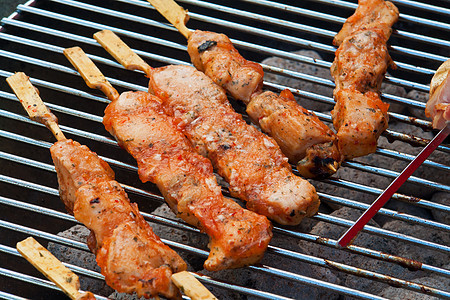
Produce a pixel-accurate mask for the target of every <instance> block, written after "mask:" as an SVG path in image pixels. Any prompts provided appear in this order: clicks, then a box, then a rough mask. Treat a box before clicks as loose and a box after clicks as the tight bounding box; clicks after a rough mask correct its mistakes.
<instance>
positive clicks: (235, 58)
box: [188, 30, 341, 177]
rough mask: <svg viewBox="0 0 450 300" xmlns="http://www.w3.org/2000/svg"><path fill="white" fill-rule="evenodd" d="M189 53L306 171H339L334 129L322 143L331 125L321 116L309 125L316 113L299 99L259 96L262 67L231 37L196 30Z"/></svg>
mask: <svg viewBox="0 0 450 300" xmlns="http://www.w3.org/2000/svg"><path fill="white" fill-rule="evenodd" d="M188 52H189V55H190V57H191V61H192V63H193V64H194V66H195V67H196V68H197V69H198V70H200V71H202V72H204V73H205V74H206V75H207V76H208V77H210V78H211V79H212V80H213V81H214V82H215V83H216V84H218V85H219V86H221V87H223V88H224V89H225V90H226V91H227V92H228V93H229V94H231V96H233V97H234V98H235V99H237V100H242V101H243V102H244V103H245V104H246V105H247V113H248V114H249V116H250V117H251V119H252V121H253V122H254V123H255V124H257V125H259V126H260V127H261V129H262V130H263V131H264V132H265V133H267V134H268V135H270V136H271V137H273V138H274V139H275V140H276V141H277V143H278V145H279V146H280V148H281V150H282V151H283V153H284V154H285V155H286V156H287V157H288V158H289V159H290V161H291V162H292V163H294V164H297V167H298V171H299V172H300V174H301V175H303V176H305V177H325V176H329V175H332V174H334V173H335V172H336V170H337V168H338V167H339V166H340V163H341V155H340V154H339V153H336V152H338V151H339V150H338V147H337V140H336V137H335V135H334V133H333V132H332V131H331V130H327V134H330V135H331V137H329V139H328V144H327V145H323V142H319V141H323V136H322V135H320V133H321V132H322V131H323V130H325V128H324V127H326V125H325V124H323V123H322V122H321V121H320V120H319V119H318V118H317V117H315V120H314V122H311V123H305V120H306V119H308V118H309V119H310V117H309V116H311V113H309V112H308V111H307V110H306V109H304V108H303V107H301V106H300V105H299V104H298V103H297V102H296V101H295V100H294V101H289V105H286V103H285V102H286V97H281V96H277V95H275V94H274V93H270V92H265V93H263V94H262V95H260V94H261V92H262V85H263V76H264V73H263V69H262V67H261V65H259V64H257V63H254V62H250V61H247V60H246V59H244V58H243V57H242V56H241V55H240V54H239V52H238V51H237V50H236V48H234V46H233V44H232V43H231V41H230V39H229V38H228V37H227V36H226V35H223V34H218V33H214V32H209V31H201V30H196V31H194V32H193V33H192V34H191V36H190V37H189V39H188ZM284 93H287V92H284ZM292 98H293V97H292ZM281 106H282V107H283V108H282V109H281V108H280V107H281ZM275 107H277V108H276V113H274V109H275ZM268 113H269V114H270V115H271V116H270V117H269V116H268ZM280 114H283V117H282V118H280ZM277 116H278V118H277ZM275 119H276V120H277V121H274V120H275ZM261 120H262V121H261ZM313 141H317V142H318V143H314V142H313ZM324 148H326V150H325V151H323V149H324ZM331 149H332V150H331ZM330 150H331V151H330Z"/></svg>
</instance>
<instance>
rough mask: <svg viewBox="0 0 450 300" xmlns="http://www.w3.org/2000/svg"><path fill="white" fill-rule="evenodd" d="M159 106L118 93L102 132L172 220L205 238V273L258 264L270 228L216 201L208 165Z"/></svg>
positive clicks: (155, 100) (258, 217)
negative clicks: (156, 193)
mask: <svg viewBox="0 0 450 300" xmlns="http://www.w3.org/2000/svg"><path fill="white" fill-rule="evenodd" d="M159 101H160V100H159V99H158V98H157V97H155V96H152V95H150V94H148V93H144V92H126V93H123V94H122V95H121V96H120V97H119V99H117V100H114V101H113V102H112V103H111V104H110V105H109V106H108V107H107V109H106V110H105V117H104V121H103V122H104V124H105V127H106V129H107V130H108V131H109V132H110V133H111V134H112V135H114V136H115V137H116V139H117V140H118V141H119V144H120V145H121V146H122V147H123V148H125V149H126V150H127V151H128V152H129V153H130V154H131V155H132V156H133V157H134V158H135V159H136V161H137V163H138V167H139V177H140V178H141V180H142V181H143V182H146V181H151V182H154V183H156V185H157V186H158V188H159V189H160V191H161V192H162V194H163V195H164V198H165V199H166V201H167V202H168V204H169V206H170V207H171V209H172V210H173V211H174V212H175V213H176V214H177V216H178V217H180V218H181V219H183V220H185V221H186V222H188V223H190V224H192V225H194V226H196V227H198V228H200V229H201V230H202V231H204V232H206V233H207V234H208V235H209V236H210V245H209V247H210V249H211V251H210V254H209V257H208V259H207V261H206V262H205V268H206V269H208V270H214V271H216V270H222V269H227V268H237V267H242V266H246V265H250V264H254V263H257V262H259V260H260V259H261V258H262V256H263V254H264V252H265V250H266V248H267V246H268V243H269V242H270V239H271V237H272V231H271V229H272V226H271V224H270V222H269V221H268V220H267V218H266V217H264V216H261V215H258V214H256V213H254V212H251V211H249V210H246V209H243V208H242V207H240V206H239V205H238V204H237V203H235V202H234V201H232V200H231V199H228V198H225V197H224V196H223V195H222V193H221V188H220V186H219V185H218V184H217V181H216V178H215V176H214V174H213V169H212V166H211V163H210V162H209V161H208V159H206V158H204V157H203V156H201V155H199V154H197V153H196V152H195V151H194V149H193V148H192V146H191V144H190V143H189V141H188V140H187V139H186V137H185V136H184V135H183V133H182V132H181V131H180V130H179V129H178V128H177V127H176V125H175V124H174V122H173V120H172V118H171V117H169V116H167V115H166V114H165V113H164V111H163V109H162V106H161V103H160V102H159Z"/></svg>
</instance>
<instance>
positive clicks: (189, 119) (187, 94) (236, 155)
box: [94, 31, 320, 225]
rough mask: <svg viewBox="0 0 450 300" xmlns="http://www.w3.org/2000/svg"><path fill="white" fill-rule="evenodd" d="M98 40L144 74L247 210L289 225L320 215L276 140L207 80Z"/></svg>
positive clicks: (111, 39) (113, 40)
mask: <svg viewBox="0 0 450 300" xmlns="http://www.w3.org/2000/svg"><path fill="white" fill-rule="evenodd" d="M94 37H95V39H96V40H97V41H99V42H100V44H102V46H103V47H104V48H105V49H106V50H107V51H109V52H110V53H112V55H113V56H114V57H115V58H116V59H118V60H119V61H120V62H121V63H122V64H123V65H124V66H125V67H126V68H131V69H136V68H139V69H141V70H142V71H144V72H146V74H147V76H148V77H149V78H150V82H149V90H150V91H151V92H152V93H154V94H155V95H157V96H158V97H159V98H160V99H161V100H162V102H163V106H164V108H165V110H166V111H167V113H168V114H170V115H171V116H173V117H174V119H175V122H176V124H177V126H178V128H180V129H182V130H183V132H184V133H185V135H186V136H187V137H188V139H189V140H190V142H191V143H192V145H194V148H195V150H196V151H197V152H198V153H200V154H202V155H203V156H205V157H208V158H209V159H210V160H211V161H212V163H213V165H214V167H215V168H216V170H217V171H218V173H219V174H220V175H221V176H222V177H224V178H225V180H227V182H228V183H229V184H230V192H231V193H232V195H233V196H236V197H239V198H240V199H242V200H244V201H246V202H247V208H249V209H250V210H253V211H255V212H257V213H259V214H262V215H265V216H267V217H268V218H270V219H272V220H275V221H276V222H278V223H281V224H289V225H295V224H298V223H300V221H301V220H302V219H303V218H304V217H308V216H312V215H313V214H315V213H316V212H317V210H318V207H319V203H320V201H319V198H318V195H317V193H316V190H315V188H314V187H313V186H312V185H311V184H310V183H309V182H308V181H306V180H303V179H301V178H300V177H297V176H295V175H294V174H293V173H292V172H291V169H290V165H289V164H288V162H287V158H286V157H285V156H284V155H283V154H282V153H281V151H280V149H279V147H278V146H277V145H276V143H275V142H274V140H273V139H271V138H270V137H267V136H265V135H264V134H263V133H261V132H260V131H258V130H256V129H255V128H254V127H252V126H250V125H248V124H247V123H245V121H244V120H243V119H242V117H241V115H239V114H238V113H236V112H235V111H234V110H233V109H232V107H231V105H230V103H229V102H228V99H227V96H226V94H225V93H224V91H223V90H222V88H220V87H219V86H217V85H216V84H214V82H213V81H212V80H211V79H210V78H209V77H207V76H206V75H205V74H203V73H201V72H199V71H198V70H196V69H195V68H193V67H190V66H173V65H172V66H166V67H162V68H158V69H151V67H150V66H149V65H148V64H146V63H145V62H144V61H143V60H142V59H140V58H139V57H138V56H137V55H136V54H135V53H133V52H132V51H131V50H130V48H128V47H127V46H126V45H125V44H124V43H123V42H122V41H121V40H120V39H119V38H118V37H117V36H116V35H115V34H114V33H112V32H111V31H101V32H98V33H96V34H95V35H94Z"/></svg>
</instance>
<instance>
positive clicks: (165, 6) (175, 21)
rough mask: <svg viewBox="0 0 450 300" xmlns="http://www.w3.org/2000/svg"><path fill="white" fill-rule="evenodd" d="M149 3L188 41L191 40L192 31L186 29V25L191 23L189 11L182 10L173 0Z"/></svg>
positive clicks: (153, 0)
mask: <svg viewBox="0 0 450 300" xmlns="http://www.w3.org/2000/svg"><path fill="white" fill-rule="evenodd" d="M148 2H150V4H151V5H153V7H154V8H156V10H157V11H158V12H159V13H160V14H161V15H163V16H164V18H166V19H167V21H169V22H170V23H171V24H172V25H173V26H175V28H176V29H178V31H179V32H180V33H181V34H182V35H183V36H184V37H185V38H186V39H188V38H189V36H190V35H191V31H190V30H189V29H188V28H187V27H186V23H187V22H188V21H189V15H188V11H187V9H184V8H182V7H181V6H179V5H178V4H177V3H176V2H175V1H173V0H148Z"/></svg>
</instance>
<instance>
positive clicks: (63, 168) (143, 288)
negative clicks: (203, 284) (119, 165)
mask: <svg viewBox="0 0 450 300" xmlns="http://www.w3.org/2000/svg"><path fill="white" fill-rule="evenodd" d="M50 151H51V154H52V159H53V162H54V164H55V167H56V171H57V174H58V183H59V186H60V194H61V198H62V199H63V201H64V203H65V205H66V207H68V208H69V209H70V210H69V211H70V212H73V214H74V216H75V218H76V219H77V220H78V221H80V222H82V223H83V224H85V225H86V227H88V228H89V229H90V230H91V236H90V239H89V246H90V248H91V250H92V251H93V252H94V253H95V254H96V256H97V263H98V265H99V266H100V268H101V272H102V274H103V275H104V276H105V280H106V282H107V284H108V285H110V286H111V287H112V288H114V289H116V290H117V291H119V292H126V293H133V292H136V293H137V294H138V296H139V297H142V296H144V297H146V298H150V297H153V296H157V295H158V294H160V295H163V296H165V297H167V298H180V297H181V294H180V292H179V291H178V289H177V288H176V286H175V285H174V284H173V283H172V282H171V279H170V277H171V275H172V273H175V272H179V271H183V270H186V264H185V262H184V261H183V260H182V259H181V257H179V256H178V254H176V253H175V251H173V250H172V249H170V248H169V247H168V246H166V245H164V244H163V243H162V242H161V240H160V239H159V238H158V237H157V236H156V235H155V234H154V233H153V231H152V229H151V227H150V226H149V225H148V223H147V222H146V221H145V220H144V218H143V217H142V215H141V214H140V213H139V210H138V208H137V205H136V204H134V203H130V200H129V199H128V197H127V195H126V193H125V191H124V190H123V188H122V187H121V186H120V185H119V183H118V182H116V181H115V180H114V173H113V171H112V170H111V168H110V167H109V166H108V165H107V164H106V163H105V162H104V161H103V160H101V159H100V158H99V157H98V156H97V155H96V154H95V153H93V152H91V151H90V150H89V149H88V148H87V147H86V146H81V145H80V144H79V143H77V142H74V141H72V140H64V141H59V142H57V143H55V144H54V145H53V146H52V147H51V148H50Z"/></svg>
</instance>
